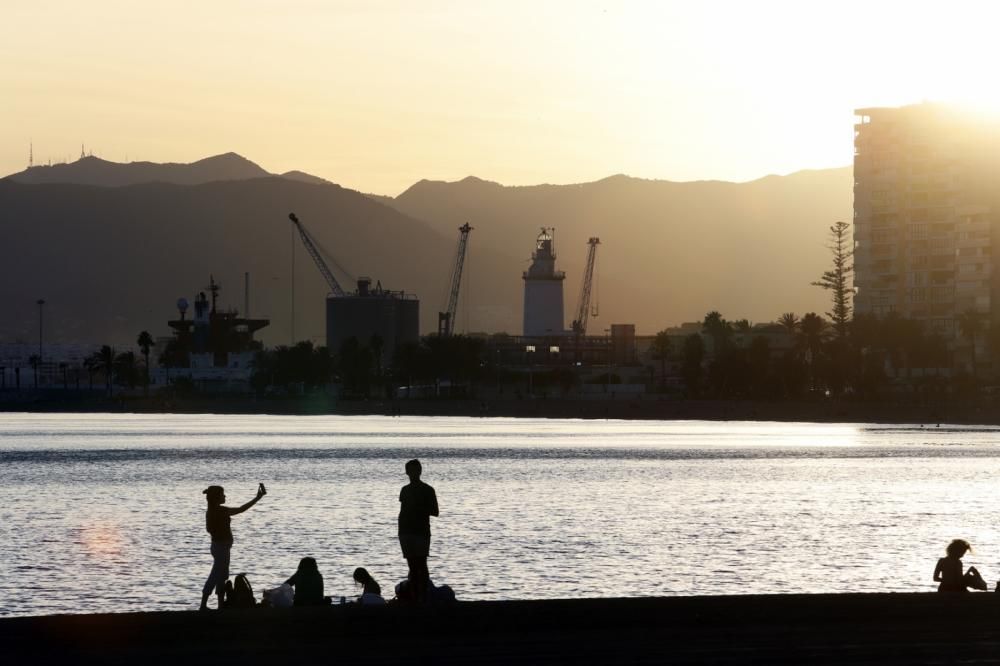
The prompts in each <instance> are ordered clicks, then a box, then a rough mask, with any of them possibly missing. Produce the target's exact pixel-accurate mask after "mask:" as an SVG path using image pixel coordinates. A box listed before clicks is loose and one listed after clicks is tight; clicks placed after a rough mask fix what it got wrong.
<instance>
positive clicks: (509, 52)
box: [0, 0, 1000, 194]
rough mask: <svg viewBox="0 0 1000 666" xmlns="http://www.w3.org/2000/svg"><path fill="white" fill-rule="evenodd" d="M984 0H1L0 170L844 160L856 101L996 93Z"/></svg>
mask: <svg viewBox="0 0 1000 666" xmlns="http://www.w3.org/2000/svg"><path fill="white" fill-rule="evenodd" d="M998 18H1000V3H989V2H956V1H954V0H953V1H951V2H947V3H946V2H934V3H931V2H902V1H901V2H879V1H878V0H867V1H866V2H847V1H845V0H837V1H834V2H809V1H800V2H762V1H759V0H755V1H752V2H746V1H740V2H703V1H698V2H696V1H690V2H665V1H664V2H621V1H615V2H599V3H598V2H583V1H579V0H574V1H565V2H563V1H551V2H544V1H538V0H536V1H534V2H515V1H512V0H504V1H502V2H485V1H477V0H466V1H462V2H458V1H456V2H447V1H433V0H419V1H416V0H414V1H412V2H377V1H372V0H367V1H362V2H336V1H334V0H315V1H310V0H281V1H280V2H279V1H274V2H263V1H257V0H239V1H230V0H225V1H224V0H209V1H205V0H197V1H186V0H182V1H178V0H174V1H172V2H160V1H154V0H149V1H143V2H135V0H127V1H121V2H119V1H117V0H113V1H108V0H90V1H87V2H82V1H80V0H32V1H31V2H15V1H14V0H4V2H3V8H2V12H0V146H2V151H0V174H7V173H11V172H14V171H19V170H21V169H23V168H24V167H25V166H26V165H27V161H28V143H29V140H31V141H33V142H34V148H35V161H36V163H44V162H45V161H47V160H49V159H51V160H52V161H53V162H56V161H63V160H65V159H66V158H70V159H76V158H77V157H78V156H79V153H80V145H81V143H85V144H86V146H87V149H88V150H93V152H94V154H95V155H97V156H99V157H104V158H106V159H110V160H115V161H124V160H125V159H126V157H127V158H128V159H129V160H135V159H141V160H152V161H184V162H187V161H193V160H195V159H199V158H201V157H206V156H208V155H213V154H218V153H222V152H226V151H235V152H238V153H240V154H242V155H245V156H246V157H248V158H250V159H252V160H254V161H256V162H258V163H259V164H260V165H261V166H263V167H264V168H266V169H268V170H270V171H275V172H280V171H286V170H289V169H302V170H304V171H308V172H311V173H314V174H316V175H319V176H322V177H324V178H328V179H330V180H333V181H335V182H338V183H341V184H343V185H345V186H347V187H352V188H356V189H360V190H362V191H367V192H378V193H384V194H398V193H399V192H400V191H402V190H403V189H405V188H406V187H407V186H409V185H410V184H412V183H413V182H414V181H416V180H418V179H420V178H434V179H447V180H453V179H458V178H462V177H464V176H466V175H469V174H475V175H478V176H481V177H483V178H488V179H491V180H497V181H500V182H503V183H507V184H531V183H538V182H553V183H567V182H580V181H588V180H595V179H598V178H602V177H604V176H607V175H610V174H613V173H627V174H630V175H633V176H640V177H646V178H665V179H673V180H693V179H700V178H718V179H727V180H748V179H752V178H756V177H759V176H762V175H765V174H768V173H788V172H791V171H795V170H798V169H802V168H811V167H828V166H840V165H846V164H849V163H850V160H851V153H852V132H853V129H852V123H853V114H852V110H853V109H854V108H856V107H860V106H871V105H899V104H904V103H909V102H915V101H921V100H924V99H933V100H943V101H960V102H966V103H975V104H981V105H988V106H990V107H994V108H995V107H996V106H997V104H998V102H1000V86H998V85H997V84H996V80H997V76H996V71H995V68H996V64H997V62H998V61H1000V59H998V57H997V55H996V45H995V41H996V40H995V30H996V25H997V19H998Z"/></svg>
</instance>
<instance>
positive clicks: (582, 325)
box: [573, 236, 601, 347]
mask: <svg viewBox="0 0 1000 666" xmlns="http://www.w3.org/2000/svg"><path fill="white" fill-rule="evenodd" d="M600 244H601V239H600V238H598V237H596V236H593V237H591V239H590V240H588V241H587V267H586V269H584V271H583V284H582V285H580V300H579V301H578V302H577V305H576V317H575V318H574V319H573V333H575V334H576V336H577V338H578V339H579V338H580V337H582V336H584V335H586V334H587V320H588V319H589V318H590V317H596V316H597V310H596V308H595V310H594V311H593V312H591V310H590V295H591V291H592V286H593V284H594V264H595V263H596V261H597V246H598V245H600ZM577 347H579V345H577Z"/></svg>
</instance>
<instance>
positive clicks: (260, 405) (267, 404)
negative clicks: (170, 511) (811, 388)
mask: <svg viewBox="0 0 1000 666" xmlns="http://www.w3.org/2000/svg"><path fill="white" fill-rule="evenodd" d="M63 395H64V394H63ZM2 412H36V413H104V412H106V413H139V414H206V413H208V414H276V415H320V414H334V415H336V414H339V415H384V416H467V417H487V416H489V417H514V418H559V419H629V420H633V419H634V420H699V421H701V420H704V421H778V422H812V423H882V424H893V423H907V424H923V425H928V426H935V425H937V424H939V423H950V424H963V425H1000V400H998V399H997V398H996V397H994V396H979V397H976V398H970V399H959V398H954V397H952V398H950V399H947V400H925V399H921V398H919V397H916V396H914V397H910V398H901V399H899V400H895V401H892V402H862V401H848V400H830V399H817V400H811V401H800V402H771V401H752V400H677V399H668V398H662V399H661V398H658V397H651V396H646V397H643V398H632V397H624V396H621V397H616V398H613V399H601V398H598V399H559V398H550V399H544V398H536V399H530V400H529V399H523V400H517V399H503V398H502V399H482V400H418V399H413V400H408V399H405V398H404V399H399V400H337V399H334V398H331V397H329V396H325V395H318V396H304V397H298V398H261V399H255V398H253V397H245V396H235V397H234V396H217V397H191V398H171V399H169V400H168V399H163V398H158V397H150V398H142V397H126V398H114V399H108V398H81V399H72V400H67V399H65V398H63V397H62V395H60V394H59V393H56V394H54V395H53V394H45V393H40V394H35V395H31V394H22V395H20V396H18V397H16V398H12V397H10V396H9V394H8V396H6V399H4V396H2V395H0V413H2Z"/></svg>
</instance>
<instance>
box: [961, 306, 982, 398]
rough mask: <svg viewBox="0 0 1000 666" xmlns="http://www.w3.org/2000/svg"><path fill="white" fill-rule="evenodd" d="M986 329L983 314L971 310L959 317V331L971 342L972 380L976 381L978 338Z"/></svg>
mask: <svg viewBox="0 0 1000 666" xmlns="http://www.w3.org/2000/svg"><path fill="white" fill-rule="evenodd" d="M985 329H986V320H985V317H984V316H983V313H981V312H978V311H977V310H974V309H972V308H969V309H968V310H966V311H965V312H963V313H962V314H960V315H958V330H959V332H961V334H962V337H964V338H965V339H966V340H968V341H969V347H970V350H969V360H970V361H971V363H972V379H973V380H975V379H976V338H977V337H978V336H979V334H980V333H982V332H983V331H984V330H985Z"/></svg>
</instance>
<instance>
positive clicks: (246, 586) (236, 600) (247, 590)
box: [225, 573, 257, 608]
mask: <svg viewBox="0 0 1000 666" xmlns="http://www.w3.org/2000/svg"><path fill="white" fill-rule="evenodd" d="M225 605H226V608H253V607H254V606H256V605H257V602H256V600H255V599H254V598H253V587H251V586H250V581H249V580H247V575H246V574H245V573H241V574H237V575H236V581H235V583H233V585H232V590H230V589H229V583H228V582H227V583H226V604H225Z"/></svg>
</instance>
